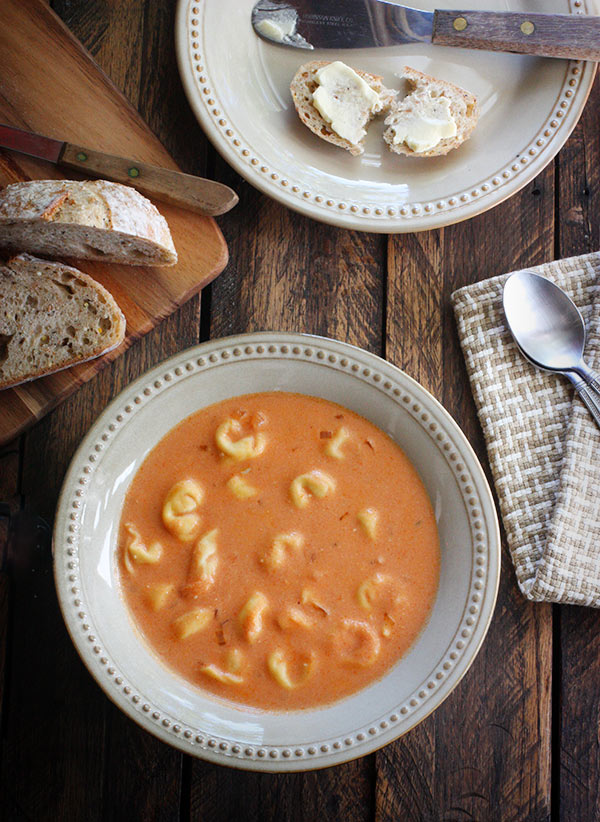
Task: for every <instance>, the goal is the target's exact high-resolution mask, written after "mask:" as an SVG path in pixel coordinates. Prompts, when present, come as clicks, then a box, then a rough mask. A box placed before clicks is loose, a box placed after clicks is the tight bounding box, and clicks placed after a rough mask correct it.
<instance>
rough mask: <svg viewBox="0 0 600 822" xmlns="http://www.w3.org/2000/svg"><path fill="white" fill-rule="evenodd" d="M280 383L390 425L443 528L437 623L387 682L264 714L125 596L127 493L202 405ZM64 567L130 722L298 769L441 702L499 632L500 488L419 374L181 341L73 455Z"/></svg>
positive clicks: (245, 759) (352, 750) (93, 650)
mask: <svg viewBox="0 0 600 822" xmlns="http://www.w3.org/2000/svg"><path fill="white" fill-rule="evenodd" d="M271 390H284V391H294V392H299V393H304V394H309V395H312V396H317V397H323V398H325V399H328V400H332V401H334V402H337V403H340V404H341V405H344V406H345V407H347V408H349V409H351V410H352V411H355V412H356V413H358V414H361V415H363V416H364V417H366V418H367V419H369V420H371V421H372V422H373V423H375V425H377V426H378V427H379V428H381V429H382V430H383V431H385V432H387V433H388V434H389V435H390V436H391V437H392V438H393V439H394V440H395V441H396V442H398V443H399V444H400V446H401V447H402V448H403V449H404V451H405V452H406V454H407V455H408V457H409V458H410V459H411V460H412V462H413V464H414V465H415V467H416V468H417V470H418V472H419V474H420V476H421V479H422V480H423V482H424V484H425V487H426V488H427V491H428V493H429V496H430V498H431V501H432V503H433V507H434V511H435V515H436V520H437V525H438V530H439V534H440V548H441V568H440V584H439V590H438V593H437V596H436V600H435V602H434V606H433V610H432V613H431V616H430V619H429V621H428V623H427V625H426V626H425V627H424V629H423V631H422V632H421V634H420V635H419V637H418V638H417V640H416V641H415V643H414V644H413V646H412V647H411V648H410V650H409V651H408V652H407V654H406V655H405V656H403V657H402V658H401V659H400V660H399V661H398V662H397V663H396V664H395V665H394V666H393V667H392V668H391V669H390V671H389V672H388V673H387V674H386V675H385V676H383V677H382V678H381V679H379V680H378V681H376V682H374V683H372V684H371V685H369V686H368V687H366V688H363V689H362V690H361V691H358V692H357V693H355V694H352V695H351V696H349V697H346V698H345V699H342V700H340V701H338V702H335V703H333V704H331V705H328V706H325V707H320V708H317V709H312V710H303V711H291V712H287V713H285V712H270V711H260V710H257V709H253V708H246V707H244V706H242V705H239V704H236V703H232V702H227V701H225V700H223V699H219V698H218V697H217V696H215V695H214V694H211V693H209V692H206V691H203V690H201V689H200V688H199V687H194V686H193V685H192V684H191V683H189V682H187V681H186V680H185V679H183V678H182V677H181V676H179V675H178V674H176V673H174V672H173V671H172V670H170V669H169V668H167V667H166V666H165V665H164V663H163V662H162V661H161V660H160V659H159V658H158V656H155V654H154V652H153V651H152V650H151V648H150V647H149V646H148V645H147V644H146V642H145V641H144V639H143V637H142V635H141V634H140V633H139V632H138V630H137V629H136V627H135V625H134V623H133V622H132V620H131V618H130V616H129V611H128V609H127V606H126V604H125V601H124V599H123V596H122V595H121V591H120V585H119V569H118V563H117V536H118V530H119V521H120V517H121V510H122V507H123V502H124V499H125V495H126V494H127V489H128V488H129V485H130V483H131V480H132V479H133V477H134V475H135V473H136V471H137V469H138V468H139V466H140V465H141V463H142V462H143V460H144V459H145V457H146V455H147V454H148V453H149V451H150V450H151V449H152V448H154V446H155V445H156V444H157V443H158V442H159V441H160V440H161V439H162V438H163V437H164V436H165V434H167V433H168V431H170V430H171V429H172V428H173V426H175V425H176V424H177V423H179V422H180V421H181V420H182V419H184V418H186V417H187V416H189V415H190V414H192V413H194V412H195V411H197V410H199V409H200V408H203V407H205V406H207V405H210V404H212V403H215V402H219V401H221V400H223V399H226V398H228V397H231V396H235V395H239V394H244V393H250V392H255V391H271ZM54 569H55V578H56V586H57V591H58V597H59V601H60V605H61V609H62V612H63V616H64V619H65V622H66V625H67V627H68V629H69V632H70V634H71V637H72V639H73V642H74V643H75V646H76V647H77V650H78V651H79V654H80V655H81V658H82V659H83V661H84V662H85V664H86V665H87V667H88V668H89V670H90V672H91V673H92V675H93V676H94V677H95V678H96V680H97V681H98V682H99V684H100V685H101V686H102V688H103V689H104V690H105V691H106V693H107V694H108V696H109V697H110V698H111V699H112V700H113V701H114V702H115V703H116V704H117V705H118V706H119V708H121V710H123V711H124V712H125V713H126V714H128V715H129V716H130V717H131V718H132V719H134V720H135V721H136V722H138V723H139V724H140V725H141V726H142V727H143V728H145V729H146V730H148V731H150V732H151V733H153V734H155V735H156V736H158V737H159V738H160V739H162V740H164V741H165V742H168V743H169V744H171V745H174V746H175V747H177V748H180V749H181V750H183V751H185V752H186V753H189V754H192V755H194V756H199V757H203V758H205V759H209V760H212V761H214V762H219V763H221V764H226V765H234V766H236V767H238V768H247V769H251V770H265V771H297V770H306V769H309V768H322V767H326V766H328V765H335V764H338V763H340V762H344V761H347V760H349V759H353V758H355V757H358V756H363V755H364V754H367V753H369V752H371V751H373V750H375V749H376V748H379V747H381V746H382V745H385V744H386V743H388V742H390V741H392V740H393V739H395V738H396V737H398V736H400V735H401V734H403V733H405V732H406V731H408V730H409V729H410V728H412V727H413V726H414V725H416V724H417V723H418V722H420V721H421V720H422V719H423V718H424V717H426V716H427V715H428V714H429V713H431V711H433V710H434V709H435V708H436V707H437V706H438V705H439V704H440V703H441V702H442V701H443V700H444V699H445V698H446V697H447V696H448V694H449V693H450V692H451V691H452V690H453V689H454V688H455V687H456V685H457V684H458V682H459V681H460V679H461V678H462V676H463V675H464V674H465V672H466V671H467V669H468V668H469V666H470V665H471V663H472V662H473V659H474V658H475V656H476V654H477V651H478V650H479V647H480V645H481V643H482V641H483V638H484V636H485V634H486V632H487V628H488V625H489V622H490V619H491V616H492V612H493V608H494V603H495V600H496V593H497V588H498V580H499V574H500V537H499V531H498V520H497V517H496V511H495V508H494V504H493V500H492V496H491V493H490V490H489V487H488V484H487V482H486V479H485V475H484V473H483V470H482V468H481V466H480V465H479V463H478V461H477V458H476V457H475V454H474V453H473V451H472V450H471V447H470V446H469V443H468V442H467V440H466V438H465V437H464V435H463V434H462V433H461V431H460V429H459V428H458V426H457V425H456V423H455V422H454V421H453V420H452V418H451V417H450V415H449V414H448V413H447V412H446V411H445V410H444V409H443V408H442V406H441V405H440V404H439V403H438V402H436V400H435V399H434V398H433V397H432V396H431V395H430V394H428V393H427V391H425V389H424V388H422V387H421V386H420V385H418V384H417V383H416V382H415V381H414V380H412V379H411V378H410V377H408V376H407V375H406V374H404V373H403V372H402V371H400V370H399V369H397V368H395V367H394V366H392V365H390V364H389V363H387V362H385V361H384V360H382V359H380V358H379V357H376V356H374V355H373V354H369V353H368V352H366V351H362V350H361V349H359V348H354V347H353V346H350V345H346V344H344V343H340V342H336V341H334V340H327V339H323V338H320V337H311V336H308V335H303V334H280V333H267V332H264V333H257V334H248V335H241V336H239V337H231V338H229V339H224V340H215V341H213V342H208V343H205V344H203V345H200V346H198V347H196V348H191V349H189V350H188V351H183V352H182V353H180V354H177V355H176V356H174V357H172V358H171V359H170V360H167V361H166V362H164V363H162V364H161V365H159V366H157V367H156V368H154V369H152V370H151V371H149V372H148V373H147V374H145V375H144V376H142V377H140V378H139V379H138V380H136V381H135V382H134V383H132V384H131V385H130V386H128V387H127V388H126V389H125V390H124V391H123V392H122V393H121V394H120V395H119V396H118V397H117V398H116V399H115V400H113V402H112V403H111V404H110V405H109V406H108V407H107V408H106V410H105V411H104V412H103V413H102V414H101V415H100V417H99V418H98V420H97V421H96V423H95V424H94V425H93V426H92V428H91V430H90V431H89V433H88V434H87V436H86V437H85V438H84V440H83V442H82V443H81V445H80V447H79V449H78V451H77V453H76V454H75V456H74V458H73V461H72V463H71V466H70V468H69V471H68V473H67V476H66V478H65V482H64V485H63V489H62V492H61V495H60V500H59V505H58V511H57V516H56V523H55V529H54Z"/></svg>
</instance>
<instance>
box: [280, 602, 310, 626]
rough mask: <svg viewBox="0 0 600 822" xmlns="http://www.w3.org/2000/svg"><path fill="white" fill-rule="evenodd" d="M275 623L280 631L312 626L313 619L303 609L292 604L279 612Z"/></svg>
mask: <svg viewBox="0 0 600 822" xmlns="http://www.w3.org/2000/svg"><path fill="white" fill-rule="evenodd" d="M277 624H278V625H279V627H280V628H281V630H282V631H287V630H290V629H292V630H293V629H295V628H312V626H313V625H314V620H313V619H311V617H309V616H308V614H306V613H304V611H303V610H301V609H300V608H296V607H295V606H294V605H292V606H290V607H289V608H286V610H285V611H284V612H283V613H282V614H279V616H278V617H277Z"/></svg>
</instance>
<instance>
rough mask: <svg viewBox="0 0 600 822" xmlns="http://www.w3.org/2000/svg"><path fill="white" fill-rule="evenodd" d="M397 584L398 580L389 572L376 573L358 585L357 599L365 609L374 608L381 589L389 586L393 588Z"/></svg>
mask: <svg viewBox="0 0 600 822" xmlns="http://www.w3.org/2000/svg"><path fill="white" fill-rule="evenodd" d="M395 585H396V580H395V579H394V578H393V577H391V576H389V575H388V574H375V575H374V576H372V577H369V579H366V580H365V581H364V582H362V583H361V584H360V585H359V586H358V590H357V592H356V599H357V600H358V604H359V605H360V607H361V608H364V610H365V611H371V610H372V609H373V603H374V602H375V600H376V598H377V597H378V596H379V595H380V593H381V589H382V588H384V587H388V588H391V589H393V588H394V587H395Z"/></svg>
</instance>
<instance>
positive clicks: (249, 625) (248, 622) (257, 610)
mask: <svg viewBox="0 0 600 822" xmlns="http://www.w3.org/2000/svg"><path fill="white" fill-rule="evenodd" d="M268 607H269V601H268V599H267V598H266V596H265V595H264V594H262V593H261V592H260V591H255V592H254V593H253V594H252V596H251V597H250V599H249V600H248V601H247V602H246V604H245V605H244V607H243V608H242V610H241V611H240V613H239V615H238V622H239V624H240V627H241V629H242V631H243V632H244V633H245V635H246V639H247V640H248V642H256V640H257V639H258V637H259V636H260V635H261V633H262V629H263V616H264V613H265V611H266V610H267V608H268Z"/></svg>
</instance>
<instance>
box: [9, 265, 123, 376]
mask: <svg viewBox="0 0 600 822" xmlns="http://www.w3.org/2000/svg"><path fill="white" fill-rule="evenodd" d="M124 337H125V317H124V316H123V314H122V313H121V310H120V309H119V306H118V305H117V304H116V302H115V301H114V299H113V297H112V295H111V294H110V293H109V292H108V291H107V290H106V289H105V288H104V287H103V286H101V285H100V283H97V282H96V281H95V280H93V279H92V278H91V277H88V275H87V274H83V273H82V272H81V271H78V270H77V269H76V268H71V267H70V266H68V265H63V264H62V263H50V262H47V261H46V260H38V259H37V258H36V257H31V256H29V255H28V254H21V255H19V256H18V257H13V258H12V259H11V260H9V261H8V262H7V263H6V264H4V265H0V389H1V388H7V387H8V386H11V385H16V384H17V383H20V382H25V381H26V380H32V379H34V377H41V376H42V375H44V374H50V373H51V372H53V371H60V369H62V368H67V367H68V366H70V365H74V364H75V363H79V362H84V361H85V360H90V359H92V358H93V357H98V356H100V354H106V352H107V351H110V350H111V349H112V348H115V346H117V345H119V343H121V342H123V339H124Z"/></svg>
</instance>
